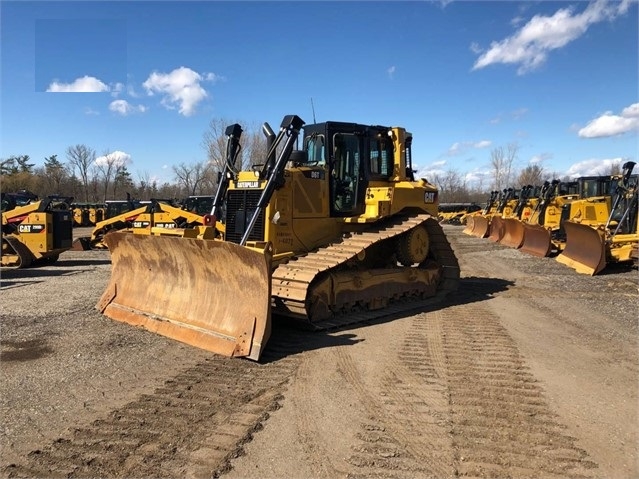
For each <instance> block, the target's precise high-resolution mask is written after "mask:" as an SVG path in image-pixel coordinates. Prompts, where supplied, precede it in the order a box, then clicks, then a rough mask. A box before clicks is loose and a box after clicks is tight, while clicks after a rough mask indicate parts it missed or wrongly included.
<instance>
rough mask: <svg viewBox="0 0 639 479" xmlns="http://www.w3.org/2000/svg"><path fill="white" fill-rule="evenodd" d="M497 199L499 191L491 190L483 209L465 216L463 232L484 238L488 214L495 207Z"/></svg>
mask: <svg viewBox="0 0 639 479" xmlns="http://www.w3.org/2000/svg"><path fill="white" fill-rule="evenodd" d="M498 199H499V191H491V192H490V196H489V198H488V200H487V201H486V205H485V206H484V209H483V210H481V211H477V212H476V213H473V214H471V215H468V217H467V218H466V228H464V231H463V233H465V234H467V235H471V236H477V237H478V238H485V237H486V236H488V232H489V222H490V215H492V214H493V213H494V212H495V210H496V209H497V200H498Z"/></svg>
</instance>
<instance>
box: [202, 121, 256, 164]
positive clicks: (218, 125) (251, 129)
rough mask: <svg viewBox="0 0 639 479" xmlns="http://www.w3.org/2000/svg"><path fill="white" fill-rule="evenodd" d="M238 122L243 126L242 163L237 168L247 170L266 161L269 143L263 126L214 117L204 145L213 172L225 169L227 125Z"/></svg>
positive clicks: (203, 142)
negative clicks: (263, 131)
mask: <svg viewBox="0 0 639 479" xmlns="http://www.w3.org/2000/svg"><path fill="white" fill-rule="evenodd" d="M235 123H238V124H240V125H241V126H242V130H243V131H242V137H241V139H240V145H241V150H240V159H241V164H239V165H235V167H236V168H237V169H242V170H245V169H247V168H249V167H250V166H251V165H256V164H261V163H264V162H265V161H266V155H267V151H266V150H267V145H266V136H264V134H263V133H262V128H261V126H259V127H258V126H256V125H254V124H249V125H242V123H241V122H240V121H231V120H227V119H224V118H214V119H212V120H211V121H210V123H209V128H208V130H206V131H205V132H204V135H203V139H202V146H203V148H204V149H205V151H206V154H207V158H208V161H209V162H210V163H211V166H212V173H214V174H216V173H217V172H218V171H223V170H224V164H225V162H226V140H227V138H226V135H225V132H226V127H227V126H229V125H232V124H235Z"/></svg>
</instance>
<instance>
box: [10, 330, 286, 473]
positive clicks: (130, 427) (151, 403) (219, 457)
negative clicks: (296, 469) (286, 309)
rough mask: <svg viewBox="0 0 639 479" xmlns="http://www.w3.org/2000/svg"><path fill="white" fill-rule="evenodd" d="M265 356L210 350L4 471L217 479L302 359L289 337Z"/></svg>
mask: <svg viewBox="0 0 639 479" xmlns="http://www.w3.org/2000/svg"><path fill="white" fill-rule="evenodd" d="M281 356H285V358H284V359H282V358H281ZM265 359H266V361H265V362H264V363H262V364H258V363H253V362H249V361H244V360H238V359H229V358H224V357H221V356H216V355H212V356H211V357H210V358H207V360H206V361H205V362H203V363H200V364H198V365H197V366H195V367H193V368H191V369H188V370H186V371H184V372H183V373H182V374H180V375H178V376H176V377H174V378H172V379H169V380H167V381H166V382H165V384H164V386H163V387H159V388H157V389H156V390H155V391H154V392H153V394H145V395H141V396H140V397H139V398H138V399H137V400H135V401H133V402H130V403H128V404H126V405H125V406H123V407H121V408H118V409H116V410H113V411H111V413H109V414H108V416H107V417H105V418H101V419H97V420H95V421H93V422H92V423H91V424H89V425H87V426H83V427H75V428H72V429H70V430H69V431H68V434H67V435H66V437H61V438H58V439H57V440H56V441H54V442H53V443H51V444H48V445H46V446H44V447H42V448H41V449H38V450H33V451H31V452H30V453H29V454H28V455H27V456H26V457H25V458H24V460H23V461H21V462H20V463H16V464H11V465H8V466H6V467H4V470H3V474H2V475H3V476H4V477H189V478H196V477H207V478H209V477H216V476H218V475H219V474H221V473H222V472H224V471H225V470H227V469H228V467H229V461H230V459H231V458H233V457H237V456H238V455H241V454H242V445H243V444H244V443H246V442H247V441H249V440H251V438H252V434H253V432H255V431H257V430H259V429H261V427H262V423H263V421H265V420H266V419H267V418H268V416H269V411H272V410H274V409H276V408H278V407H279V402H280V400H281V398H282V392H283V391H284V389H285V387H286V384H287V382H288V379H289V377H290V376H291V374H292V372H293V371H294V369H295V368H296V367H297V363H298V360H297V359H296V358H295V357H294V355H289V354H287V345H286V343H285V342H284V343H283V344H280V345H279V346H278V344H277V342H276V344H275V345H274V347H273V348H272V350H271V352H270V358H269V353H266V354H265ZM269 359H272V361H270V362H269Z"/></svg>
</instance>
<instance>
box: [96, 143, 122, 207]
mask: <svg viewBox="0 0 639 479" xmlns="http://www.w3.org/2000/svg"><path fill="white" fill-rule="evenodd" d="M95 166H96V168H97V169H98V171H99V172H100V177H101V179H102V187H103V188H104V198H103V199H104V201H106V200H107V197H108V192H109V185H110V184H111V180H112V179H113V177H114V176H115V170H116V168H117V164H116V157H115V155H113V153H112V152H111V151H108V150H107V151H106V152H105V153H104V155H103V156H101V157H99V158H97V159H96V160H95Z"/></svg>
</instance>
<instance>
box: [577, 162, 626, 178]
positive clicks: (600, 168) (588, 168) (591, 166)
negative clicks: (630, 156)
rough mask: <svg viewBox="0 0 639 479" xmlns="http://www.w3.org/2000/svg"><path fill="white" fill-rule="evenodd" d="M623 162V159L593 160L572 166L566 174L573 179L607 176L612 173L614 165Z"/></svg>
mask: <svg viewBox="0 0 639 479" xmlns="http://www.w3.org/2000/svg"><path fill="white" fill-rule="evenodd" d="M623 161H624V159H623V158H606V159H603V160H602V159H598V158H591V159H588V160H583V161H579V162H577V163H574V164H572V165H571V166H570V168H568V171H567V172H566V174H567V175H568V176H570V177H571V178H578V177H580V176H599V175H607V174H609V173H610V170H611V168H612V166H613V165H617V164H620V163H622V162H623Z"/></svg>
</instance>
